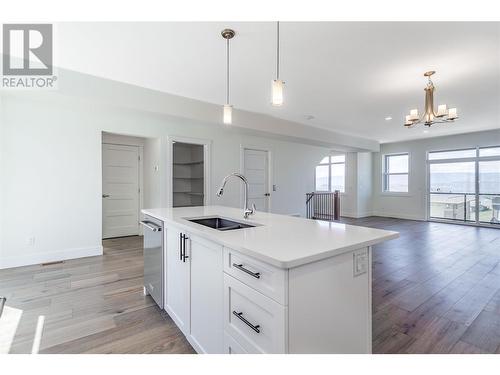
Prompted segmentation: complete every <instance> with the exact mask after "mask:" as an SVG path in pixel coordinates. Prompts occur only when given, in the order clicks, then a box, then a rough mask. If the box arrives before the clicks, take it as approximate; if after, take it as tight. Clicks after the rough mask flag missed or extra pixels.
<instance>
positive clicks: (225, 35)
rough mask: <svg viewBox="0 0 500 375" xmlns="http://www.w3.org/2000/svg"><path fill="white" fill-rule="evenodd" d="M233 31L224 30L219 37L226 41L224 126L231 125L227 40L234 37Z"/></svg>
mask: <svg viewBox="0 0 500 375" xmlns="http://www.w3.org/2000/svg"><path fill="white" fill-rule="evenodd" d="M234 34H235V32H234V30H231V29H224V30H222V32H221V35H222V37H223V38H224V39H226V104H224V107H223V113H222V120H223V122H224V124H226V125H231V124H232V123H233V106H232V105H231V104H229V40H230V39H232V38H233V37H234Z"/></svg>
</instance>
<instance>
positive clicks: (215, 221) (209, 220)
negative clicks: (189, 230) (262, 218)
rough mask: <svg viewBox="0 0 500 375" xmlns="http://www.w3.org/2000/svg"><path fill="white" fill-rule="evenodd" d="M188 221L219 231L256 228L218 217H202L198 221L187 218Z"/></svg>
mask: <svg viewBox="0 0 500 375" xmlns="http://www.w3.org/2000/svg"><path fill="white" fill-rule="evenodd" d="M186 220H187V221H190V222H192V223H195V224H200V225H204V226H205V227H209V228H213V229H217V230H220V231H226V230H235V229H244V228H252V227H255V226H256V225H253V224H247V223H240V222H238V221H233V220H229V219H224V218H222V217H218V216H213V217H202V218H196V219H187V218H186Z"/></svg>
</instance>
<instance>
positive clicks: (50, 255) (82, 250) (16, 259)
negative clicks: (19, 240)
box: [0, 245, 103, 269]
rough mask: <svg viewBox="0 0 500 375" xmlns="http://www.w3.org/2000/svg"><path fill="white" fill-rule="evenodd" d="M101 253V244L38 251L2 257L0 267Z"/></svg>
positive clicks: (20, 265)
mask: <svg viewBox="0 0 500 375" xmlns="http://www.w3.org/2000/svg"><path fill="white" fill-rule="evenodd" d="M102 254H103V248H102V245H100V246H93V247H79V248H74V249H64V250H58V251H51V252H42V251H38V252H36V253H28V254H24V255H22V256H13V257H2V259H1V263H0V269H4V268H13V267H22V266H29V265H33V264H41V263H48V262H58V261H62V260H68V259H77V258H85V257H91V256H98V255H102Z"/></svg>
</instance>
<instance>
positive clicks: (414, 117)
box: [410, 109, 418, 121]
mask: <svg viewBox="0 0 500 375" xmlns="http://www.w3.org/2000/svg"><path fill="white" fill-rule="evenodd" d="M410 120H412V121H413V120H418V109H412V110H411V111H410Z"/></svg>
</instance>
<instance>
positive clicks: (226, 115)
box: [223, 104, 233, 125]
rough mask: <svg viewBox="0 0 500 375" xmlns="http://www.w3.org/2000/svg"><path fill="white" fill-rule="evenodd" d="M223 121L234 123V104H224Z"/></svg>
mask: <svg viewBox="0 0 500 375" xmlns="http://www.w3.org/2000/svg"><path fill="white" fill-rule="evenodd" d="M223 122H224V124H226V125H231V124H232V123H233V106H232V105H230V104H224V109H223Z"/></svg>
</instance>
